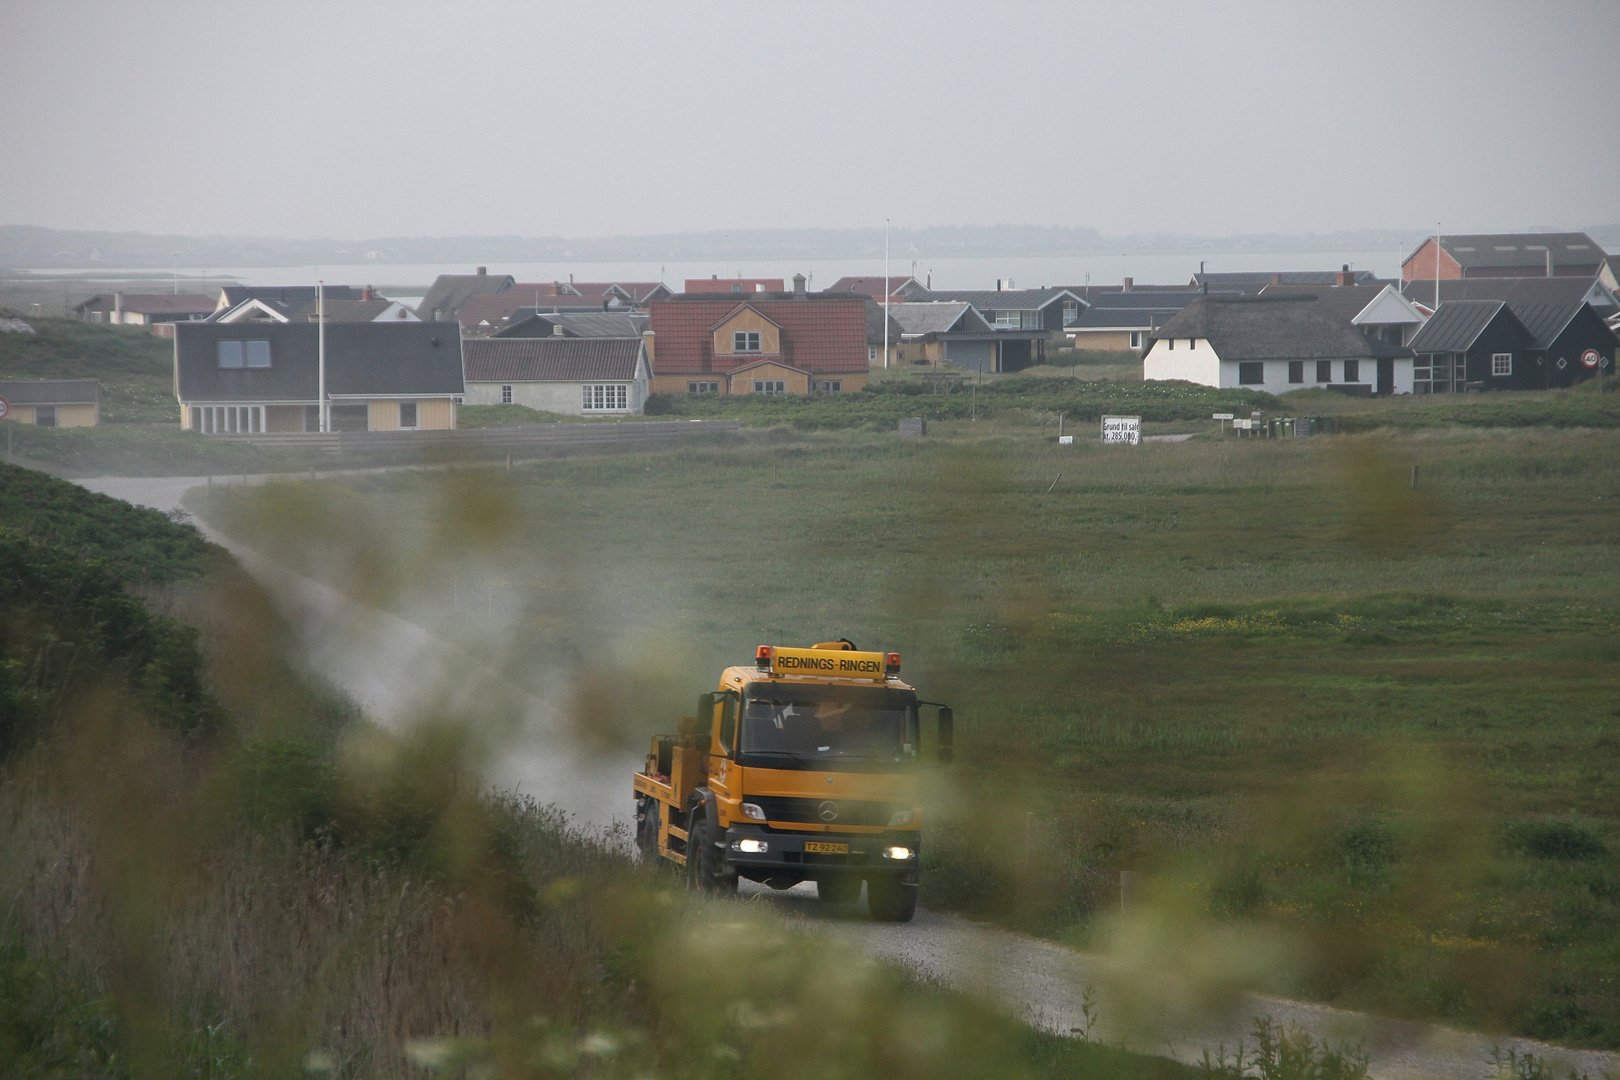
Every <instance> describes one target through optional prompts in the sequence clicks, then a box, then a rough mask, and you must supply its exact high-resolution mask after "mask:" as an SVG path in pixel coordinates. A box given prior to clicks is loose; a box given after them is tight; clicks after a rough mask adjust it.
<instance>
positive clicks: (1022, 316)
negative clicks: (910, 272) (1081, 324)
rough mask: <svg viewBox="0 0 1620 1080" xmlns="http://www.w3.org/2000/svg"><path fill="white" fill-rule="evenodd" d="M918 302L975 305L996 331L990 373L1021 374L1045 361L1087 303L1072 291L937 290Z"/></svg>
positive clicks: (975, 308)
mask: <svg viewBox="0 0 1620 1080" xmlns="http://www.w3.org/2000/svg"><path fill="white" fill-rule="evenodd" d="M916 299H918V300H920V301H927V300H960V301H962V302H963V303H967V304H971V305H973V309H974V310H975V311H977V312H978V313H979V314H980V315H981V316H983V317H984V320H985V322H987V323H989V324H990V325H991V326H992V327H993V328H994V329H995V331H996V333H997V335H998V337H997V338H996V339H995V344H996V348H995V356H994V359H993V360H992V361H991V364H992V366H991V367H990V368H988V369H987V370H990V371H1022V370H1023V369H1024V368H1027V367H1031V366H1033V365H1035V364H1039V363H1041V362H1043V361H1044V360H1045V359H1046V345H1047V342H1048V341H1049V340H1052V339H1053V338H1054V337H1056V335H1058V334H1060V333H1061V332H1062V331H1063V328H1064V327H1066V326H1068V325H1070V324H1072V323H1074V322H1075V321H1076V320H1078V319H1079V318H1080V313H1081V312H1083V311H1084V310H1085V309H1086V302H1085V301H1084V300H1083V299H1081V298H1080V296H1079V294H1077V293H1075V292H1074V291H1073V290H1072V289H1066V288H1055V289H967V290H963V289H951V290H945V289H934V290H930V291H928V292H925V293H919V294H918V295H917V297H916Z"/></svg>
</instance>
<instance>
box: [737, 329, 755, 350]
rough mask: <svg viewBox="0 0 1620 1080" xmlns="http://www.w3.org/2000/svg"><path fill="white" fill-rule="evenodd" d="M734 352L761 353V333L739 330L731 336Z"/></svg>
mask: <svg viewBox="0 0 1620 1080" xmlns="http://www.w3.org/2000/svg"><path fill="white" fill-rule="evenodd" d="M731 351H732V352H759V331H758V330H738V331H736V332H735V333H733V334H732V335H731Z"/></svg>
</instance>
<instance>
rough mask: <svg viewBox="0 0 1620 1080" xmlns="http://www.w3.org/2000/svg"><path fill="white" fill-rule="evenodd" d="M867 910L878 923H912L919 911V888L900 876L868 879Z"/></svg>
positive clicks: (884, 875)
mask: <svg viewBox="0 0 1620 1080" xmlns="http://www.w3.org/2000/svg"><path fill="white" fill-rule="evenodd" d="M866 910H867V911H868V912H869V913H870V914H871V916H872V918H874V919H876V920H877V921H878V922H910V921H911V917H912V915H914V914H916V911H917V886H916V885H914V884H909V883H907V882H905V881H903V880H902V879H901V877H900V875H899V874H881V875H876V876H873V877H869V878H867V879H866Z"/></svg>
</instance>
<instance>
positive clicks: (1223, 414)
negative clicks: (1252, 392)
mask: <svg viewBox="0 0 1620 1080" xmlns="http://www.w3.org/2000/svg"><path fill="white" fill-rule="evenodd" d="M1210 419H1211V420H1230V419H1232V414H1231V413H1229V412H1218V413H1216V414H1215V415H1213V416H1211V417H1210Z"/></svg>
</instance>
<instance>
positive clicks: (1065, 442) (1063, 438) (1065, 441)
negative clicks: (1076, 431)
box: [1058, 435, 1074, 446]
mask: <svg viewBox="0 0 1620 1080" xmlns="http://www.w3.org/2000/svg"><path fill="white" fill-rule="evenodd" d="M1058 445H1059V446H1073V445H1074V436H1073V435H1059V436H1058Z"/></svg>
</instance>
